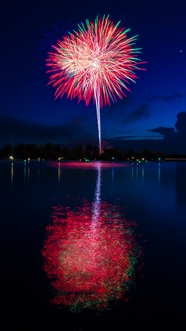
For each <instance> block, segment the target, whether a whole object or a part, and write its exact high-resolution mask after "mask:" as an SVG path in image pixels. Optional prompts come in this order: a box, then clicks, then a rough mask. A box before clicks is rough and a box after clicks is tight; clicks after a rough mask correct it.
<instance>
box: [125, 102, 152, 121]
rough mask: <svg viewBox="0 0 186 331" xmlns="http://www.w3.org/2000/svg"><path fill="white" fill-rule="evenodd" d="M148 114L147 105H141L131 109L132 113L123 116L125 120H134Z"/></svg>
mask: <svg viewBox="0 0 186 331" xmlns="http://www.w3.org/2000/svg"><path fill="white" fill-rule="evenodd" d="M148 116H149V109H148V106H147V105H145V104H144V105H141V106H140V107H138V108H136V109H135V110H133V111H132V113H130V114H128V115H127V117H126V118H125V122H127V123H129V122H134V121H137V120H139V119H142V118H144V117H148Z"/></svg>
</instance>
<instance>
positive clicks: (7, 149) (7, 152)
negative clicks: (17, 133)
mask: <svg viewBox="0 0 186 331" xmlns="http://www.w3.org/2000/svg"><path fill="white" fill-rule="evenodd" d="M11 155H12V145H5V146H4V147H3V148H2V150H1V158H9V157H10V156H11Z"/></svg>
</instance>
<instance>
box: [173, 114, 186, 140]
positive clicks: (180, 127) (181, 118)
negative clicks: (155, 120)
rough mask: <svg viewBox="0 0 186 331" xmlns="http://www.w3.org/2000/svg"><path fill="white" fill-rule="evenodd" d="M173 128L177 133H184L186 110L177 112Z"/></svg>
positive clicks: (185, 128) (185, 132)
mask: <svg viewBox="0 0 186 331" xmlns="http://www.w3.org/2000/svg"><path fill="white" fill-rule="evenodd" d="M175 128H176V130H177V131H178V132H179V133H183V134H186V112H184V111H182V112H181V113H178V114H177V121H176V124H175Z"/></svg>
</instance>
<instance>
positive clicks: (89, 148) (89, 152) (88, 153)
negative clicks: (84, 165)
mask: <svg viewBox="0 0 186 331" xmlns="http://www.w3.org/2000/svg"><path fill="white" fill-rule="evenodd" d="M85 154H86V157H87V158H88V159H90V158H91V155H92V144H91V143H88V144H86V148H85Z"/></svg>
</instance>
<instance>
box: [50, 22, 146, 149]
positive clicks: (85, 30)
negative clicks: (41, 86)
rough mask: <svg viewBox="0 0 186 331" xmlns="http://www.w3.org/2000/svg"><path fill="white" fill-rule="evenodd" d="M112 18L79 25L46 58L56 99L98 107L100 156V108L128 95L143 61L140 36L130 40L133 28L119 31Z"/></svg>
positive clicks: (54, 46)
mask: <svg viewBox="0 0 186 331" xmlns="http://www.w3.org/2000/svg"><path fill="white" fill-rule="evenodd" d="M119 24H120V22H118V23H117V24H116V25H115V24H114V23H112V21H111V20H110V19H109V16H103V18H99V17H98V16H97V18H96V19H95V21H93V22H90V21H89V20H86V24H84V23H81V24H78V29H77V31H75V30H73V32H72V33H69V34H68V35H66V36H64V37H63V38H62V39H61V40H58V41H57V43H56V45H53V46H52V48H53V51H51V52H48V58H47V59H46V66H47V67H48V69H47V73H48V74H49V75H50V81H49V84H52V85H53V87H55V89H56V90H55V98H58V97H63V96H64V94H66V95H67V97H68V98H70V99H73V98H76V97H77V98H78V101H81V100H84V101H85V102H86V106H88V104H89V103H90V100H91V99H93V100H94V102H95V104H96V112H97V122H98V138H99V153H100V154H101V120H100V109H101V108H102V107H103V106H105V105H110V101H111V100H112V101H113V102H116V101H117V97H119V98H121V99H122V98H123V96H126V94H125V92H124V90H127V91H130V89H129V87H128V84H130V82H131V81H132V82H135V80H136V78H137V76H136V74H135V70H143V68H139V66H138V65H141V64H142V63H144V62H142V61H141V60H140V59H139V58H138V54H139V53H141V49H140V48H135V47H134V45H135V41H136V39H137V36H133V37H131V38H128V37H127V33H128V32H129V31H130V29H124V28H119Z"/></svg>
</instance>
